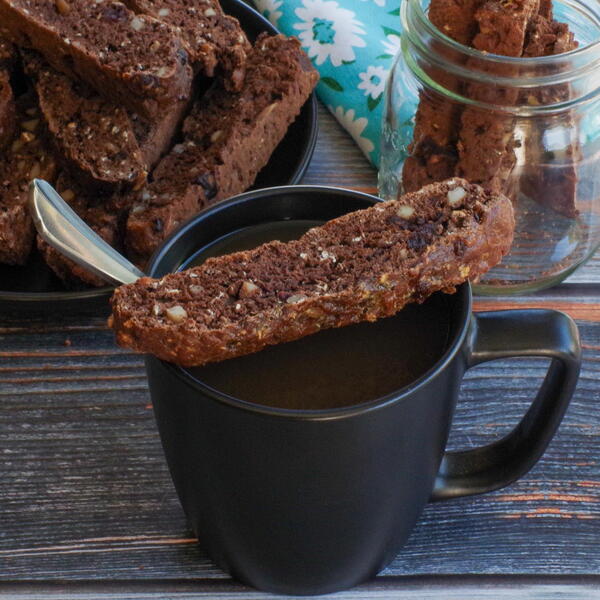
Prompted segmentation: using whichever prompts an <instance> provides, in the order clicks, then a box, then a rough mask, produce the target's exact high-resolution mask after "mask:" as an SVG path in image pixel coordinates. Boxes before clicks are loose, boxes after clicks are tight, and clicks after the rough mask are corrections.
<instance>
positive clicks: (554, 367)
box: [431, 310, 581, 501]
mask: <svg viewBox="0 0 600 600" xmlns="http://www.w3.org/2000/svg"><path fill="white" fill-rule="evenodd" d="M472 319H473V320H472V322H471V328H470V332H469V338H468V340H467V344H466V354H467V357H466V358H467V369H469V368H471V367H473V366H475V365H478V364H480V363H484V362H488V361H491V360H496V359H501V358H510V357H517V356H529V357H533V356H535V357H542V358H551V359H552V362H551V364H550V367H549V369H548V373H547V374H546V378H545V379H544V382H543V383H542V386H541V388H540V390H539V391H538V394H537V396H536V398H535V400H534V401H533V403H532V404H531V406H530V407H529V410H528V411H527V413H526V414H525V416H524V417H523V419H522V420H521V422H520V423H519V424H518V425H517V426H516V427H515V428H514V429H513V430H512V431H511V432H510V433H509V434H508V435H506V436H505V437H503V438H502V439H500V440H498V441H497V442H494V443H492V444H489V445H487V446H482V447H481V448H474V449H472V450H465V451H459V452H446V453H445V454H444V456H443V458H442V462H441V465H440V470H439V473H438V475H437V478H436V481H435V486H434V489H433V492H432V496H431V500H432V501H436V500H446V499H450V498H459V497H461V496H471V495H474V494H482V493H484V492H491V491H493V490H497V489H499V488H502V487H504V486H506V485H509V484H510V483H512V482H513V481H515V480H516V479H518V478H519V477H521V476H522V475H524V474H525V473H527V471H529V469H531V467H533V465H534V464H535V463H536V462H537V461H538V460H539V458H540V457H541V456H542V454H543V453H544V450H545V449H546V446H548V443H549V442H550V440H551V439H552V437H553V436H554V433H555V432H556V429H557V428H558V425H559V424H560V422H561V420H562V418H563V415H564V413H565V411H566V409H567V406H568V405H569V401H570V400H571V396H572V395H573V392H574V390H575V385H576V384H577V378H578V376H579V370H580V368H581V346H580V343H579V333H578V331H577V326H576V325H575V323H574V322H573V320H572V319H571V318H570V317H569V316H567V315H565V314H564V313H561V312H558V311H555V310H506V311H497V312H482V313H478V314H475V315H473V318H472Z"/></svg>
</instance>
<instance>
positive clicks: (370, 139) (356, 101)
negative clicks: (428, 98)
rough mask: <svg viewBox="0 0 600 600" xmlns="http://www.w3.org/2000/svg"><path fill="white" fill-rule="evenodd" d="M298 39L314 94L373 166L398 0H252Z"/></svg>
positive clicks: (396, 34)
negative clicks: (314, 76)
mask: <svg viewBox="0 0 600 600" xmlns="http://www.w3.org/2000/svg"><path fill="white" fill-rule="evenodd" d="M253 1H254V4H255V6H256V8H257V10H259V11H260V12H261V13H262V14H263V15H265V17H267V18H268V19H269V20H270V21H271V23H273V25H275V27H277V28H278V29H279V30H280V31H281V32H283V33H285V34H286V35H293V36H296V37H297V38H299V39H300V42H301V43H302V47H303V48H304V50H305V51H306V53H307V54H308V56H309V57H310V58H311V60H312V62H313V64H314V65H315V67H316V68H317V69H318V70H319V72H320V74H321V80H320V82H319V85H318V87H317V94H318V96H319V98H320V99H321V100H322V101H323V103H324V104H325V105H326V106H327V107H328V108H329V110H330V111H331V112H332V113H333V115H334V116H335V117H336V118H337V120H338V121H339V122H340V123H341V125H342V126H343V127H344V128H345V129H346V130H347V131H348V132H349V133H350V135H351V136H352V137H353V138H354V140H355V141H356V143H357V144H358V145H359V146H360V148H361V150H362V151H363V152H364V154H365V155H366V157H367V158H368V159H369V160H370V161H371V162H372V163H373V164H374V165H375V166H379V157H380V147H379V146H380V137H381V123H382V116H383V105H384V102H383V90H384V87H385V82H386V79H387V76H388V73H389V71H390V69H391V67H392V61H393V59H394V56H395V55H396V53H397V52H398V50H399V49H400V1H401V0H253Z"/></svg>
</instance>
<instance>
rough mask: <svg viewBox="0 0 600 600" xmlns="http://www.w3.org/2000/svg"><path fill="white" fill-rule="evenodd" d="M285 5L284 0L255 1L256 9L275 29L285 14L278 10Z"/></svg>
mask: <svg viewBox="0 0 600 600" xmlns="http://www.w3.org/2000/svg"><path fill="white" fill-rule="evenodd" d="M282 4H283V0H254V5H255V6H256V9H257V10H258V11H259V12H261V13H262V14H263V15H265V17H267V19H269V21H271V23H273V25H275V27H277V21H279V19H280V18H281V15H282V14H283V13H282V12H281V11H279V10H277V9H278V8H279V7H280V6H281V5H282Z"/></svg>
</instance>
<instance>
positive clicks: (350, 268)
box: [112, 179, 514, 366]
mask: <svg viewBox="0 0 600 600" xmlns="http://www.w3.org/2000/svg"><path fill="white" fill-rule="evenodd" d="M460 189H462V190H463V191H464V192H465V195H464V197H463V198H462V200H461V205H460V210H456V206H453V205H452V204H451V203H450V200H449V198H450V197H452V192H455V193H462V192H456V190H460ZM401 206H406V207H411V208H412V209H413V211H414V217H413V218H412V219H411V220H409V221H407V220H405V219H400V218H398V210H399V208H400V207H401ZM459 213H460V214H459ZM513 229H514V218H513V212H512V205H511V203H510V201H509V200H508V199H507V198H506V197H504V196H501V195H494V194H491V193H490V192H488V191H485V190H484V189H482V188H480V187H479V186H476V185H473V184H470V183H468V182H467V181H464V180H460V179H452V180H450V181H448V182H444V183H438V184H433V185H430V186H427V187H425V188H423V189H422V190H421V191H419V192H415V193H411V194H407V195H406V196H404V197H402V198H401V199H400V200H398V201H390V202H382V203H379V204H377V205H376V206H374V207H372V208H369V209H367V210H362V211H357V212H354V213H350V214H347V215H345V216H343V217H340V218H338V219H334V220H333V221H329V222H328V223H325V224H324V225H322V226H320V227H316V228H313V229H311V230H309V231H308V232H307V233H305V234H304V235H303V236H302V237H301V238H300V239H298V240H295V241H291V242H288V243H285V244H284V243H282V242H270V243H268V244H264V245H263V246H259V247H258V248H255V249H253V250H248V251H245V252H238V253H235V254H231V255H228V256H220V257H217V258H209V259H208V260H207V261H206V262H204V263H203V264H202V265H201V266H199V267H194V268H193V269H190V270H188V271H182V272H179V273H173V274H171V275H166V276H165V277H164V278H163V279H161V280H160V286H159V287H158V288H157V287H155V284H158V282H156V281H153V280H152V279H151V278H147V277H146V278H142V279H139V280H138V281H137V282H136V283H133V284H129V285H125V286H121V287H120V288H118V289H117V290H115V294H114V296H113V298H112V311H113V320H112V327H113V329H114V330H115V332H116V336H117V341H118V342H119V344H121V345H123V346H126V347H129V348H132V349H134V350H138V351H141V352H149V353H152V354H155V355H156V356H158V357H159V358H161V359H163V360H167V361H171V362H176V363H179V364H182V365H184V366H196V365H202V364H205V363H208V362H213V361H218V360H223V359H226V358H232V357H234V356H241V355H243V354H248V353H251V352H256V351H258V350H260V349H262V348H264V347H265V346H268V345H271V344H278V343H281V342H285V341H291V340H295V339H298V338H301V337H303V336H305V335H309V334H311V333H316V332H317V331H319V330H321V329H327V328H331V327H341V326H344V325H349V324H351V323H358V322H360V321H371V320H375V319H378V318H381V317H385V316H389V315H392V314H394V313H396V312H397V311H398V310H400V309H401V308H402V307H403V306H404V305H405V304H407V303H408V302H422V301H423V300H424V299H425V298H426V297H427V296H429V295H430V294H432V293H434V292H436V291H440V290H441V291H449V290H450V289H454V288H455V286H457V285H459V284H460V283H462V282H464V281H466V280H467V278H470V279H473V280H476V279H477V278H478V277H479V276H481V275H482V274H483V273H484V272H486V271H487V270H488V269H490V268H492V267H493V266H495V265H496V264H497V263H498V262H499V261H500V260H501V259H502V257H503V256H504V254H506V252H508V250H509V248H510V245H511V242H512V235H513ZM357 238H360V239H361V241H360V242H357V243H350V242H351V240H354V239H357ZM323 254H325V255H326V256H327V257H328V259H327V260H314V261H306V260H305V259H304V258H302V256H303V255H305V256H319V257H321V256H323ZM331 257H336V260H332V259H331ZM192 282H193V283H192ZM232 282H234V283H232ZM248 283H252V285H255V286H257V287H259V288H260V295H251V296H249V297H244V296H245V292H243V290H246V291H247V290H248V287H249V286H248V285H245V284H248ZM196 286H197V287H198V288H200V289H199V290H198V293H195V291H196V290H194V292H193V291H192V288H193V287H194V288H195V287H196ZM171 287H173V288H176V289H178V290H181V294H179V295H177V296H176V297H175V298H176V299H169V298H167V297H166V296H165V294H164V292H162V291H161V290H163V289H165V288H166V289H169V288H171ZM250 289H251V290H254V288H253V287H252V286H250ZM163 302H165V303H166V304H167V305H168V306H167V309H166V314H167V319H162V318H155V317H154V316H152V315H151V311H150V307H152V306H154V305H155V304H156V303H163ZM169 311H171V313H172V316H171V317H169ZM173 315H174V316H173ZM167 339H168V343H165V340H167Z"/></svg>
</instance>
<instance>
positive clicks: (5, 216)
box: [0, 94, 56, 265]
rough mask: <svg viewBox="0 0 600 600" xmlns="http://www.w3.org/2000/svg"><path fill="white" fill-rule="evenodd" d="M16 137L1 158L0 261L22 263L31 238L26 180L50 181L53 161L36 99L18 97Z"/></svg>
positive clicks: (28, 96) (30, 96) (27, 96)
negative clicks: (45, 141)
mask: <svg viewBox="0 0 600 600" xmlns="http://www.w3.org/2000/svg"><path fill="white" fill-rule="evenodd" d="M17 125H18V130H17V134H16V136H15V137H14V138H13V141H12V142H11V144H9V146H8V148H7V150H6V152H5V153H3V155H2V160H1V161H0V263H5V264H9V265H22V264H24V263H25V262H26V261H27V258H28V256H29V253H30V251H31V248H32V245H33V239H34V227H33V222H32V220H31V217H30V216H29V211H28V209H27V199H28V195H29V182H30V181H31V180H32V179H33V178H36V177H39V178H42V179H46V180H48V181H50V182H52V181H53V179H54V177H55V174H56V164H55V160H54V158H53V156H52V153H51V152H50V151H49V149H48V148H47V146H46V145H45V144H44V141H43V137H42V135H41V134H42V131H41V129H42V127H41V118H40V114H39V109H38V107H37V102H36V99H35V97H34V96H33V95H31V94H28V95H26V96H21V97H19V98H18V99H17Z"/></svg>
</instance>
